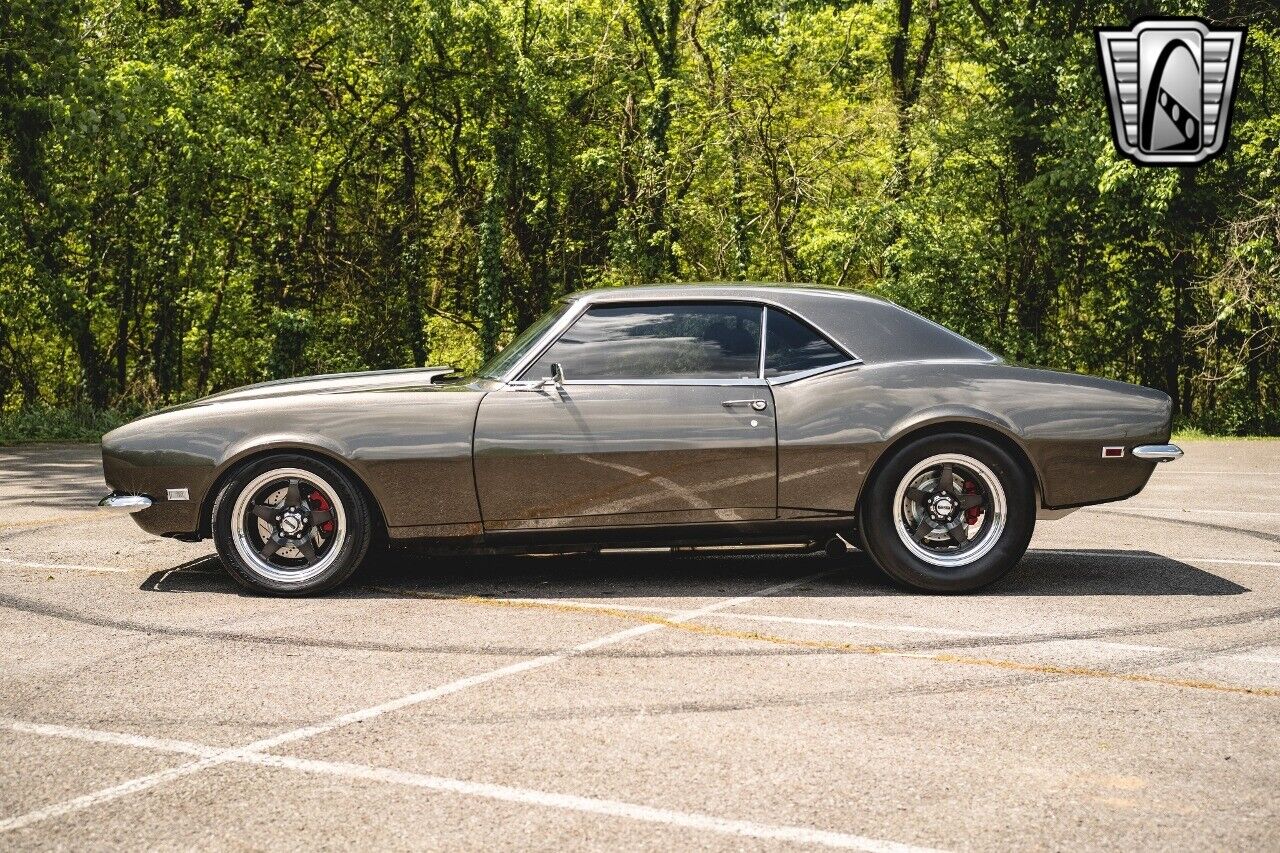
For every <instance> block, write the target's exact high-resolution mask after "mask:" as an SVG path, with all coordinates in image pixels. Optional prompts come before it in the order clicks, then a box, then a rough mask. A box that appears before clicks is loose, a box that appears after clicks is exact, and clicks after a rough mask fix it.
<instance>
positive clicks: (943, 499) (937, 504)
mask: <svg viewBox="0 0 1280 853" xmlns="http://www.w3.org/2000/svg"><path fill="white" fill-rule="evenodd" d="M929 509H930V511H932V512H933V514H934V516H936V517H938V518H948V517H950V515H951V514H952V513H953V512H955V511H956V502H955V501H954V500H952V499H951V498H950V497H949V496H947V495H942V496H940V497H937V498H934V499H933V504H932V505H931V506H930V507H929Z"/></svg>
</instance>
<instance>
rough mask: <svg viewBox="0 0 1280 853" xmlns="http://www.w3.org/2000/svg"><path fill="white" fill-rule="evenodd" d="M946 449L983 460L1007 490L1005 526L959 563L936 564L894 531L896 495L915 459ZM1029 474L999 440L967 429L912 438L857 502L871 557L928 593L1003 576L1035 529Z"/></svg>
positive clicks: (970, 586)
mask: <svg viewBox="0 0 1280 853" xmlns="http://www.w3.org/2000/svg"><path fill="white" fill-rule="evenodd" d="M944 453H959V454H964V455H966V456H971V457H973V458H974V459H977V460H978V461H979V462H982V463H983V464H985V465H986V466H987V467H988V468H990V469H991V471H992V473H993V474H995V476H996V478H997V479H998V480H999V481H1000V485H1001V487H1002V488H1003V489H1004V492H1005V503H1006V520H1005V528H1004V530H1003V531H1002V532H1001V534H1000V538H999V540H998V541H997V542H996V544H995V545H994V546H993V547H992V548H991V550H990V551H988V552H987V553H986V554H984V555H983V556H982V557H980V558H979V559H977V560H975V561H973V562H972V563H969V564H967V565H963V566H954V567H950V566H935V565H932V564H931V563H928V562H926V561H924V560H922V559H921V558H920V557H918V556H916V555H915V554H913V553H912V552H911V551H910V550H909V549H908V548H907V547H906V545H904V544H903V543H902V540H901V539H900V538H899V537H898V531H897V524H898V519H897V507H896V506H895V505H894V496H895V493H896V491H897V488H898V484H899V483H900V482H901V480H902V478H903V477H904V476H906V474H907V472H908V471H910V469H911V468H912V467H913V466H914V465H916V464H917V463H918V462H920V461H922V460H924V459H927V458H929V457H930V456H935V455H938V454H944ZM1033 476H1034V475H1033V474H1032V473H1031V472H1030V471H1028V470H1027V469H1026V467H1025V466H1023V465H1021V464H1019V462H1018V460H1017V459H1015V458H1014V456H1013V455H1012V454H1011V453H1009V451H1007V450H1005V449H1004V448H1003V447H1001V446H1000V445H998V444H996V443H994V442H992V441H990V440H988V439H985V438H980V437H978V436H975V435H968V434H965V433H939V434H935V435H930V436H925V437H923V438H919V439H916V440H915V441H912V442H910V443H908V444H906V445H905V446H903V447H901V448H899V449H898V450H896V451H894V452H893V455H892V456H891V457H890V458H889V459H888V461H887V462H886V463H885V464H884V465H883V466H882V467H881V468H880V469H879V470H878V471H877V472H876V473H875V475H874V477H873V479H872V481H871V483H870V484H869V485H868V487H867V489H866V490H865V491H864V494H863V496H862V499H861V500H860V501H859V506H858V518H859V528H860V530H861V532H862V535H863V539H864V540H865V542H866V544H867V548H868V553H870V555H871V558H872V559H873V560H874V561H875V562H876V564H877V565H878V566H879V567H880V568H881V569H882V570H883V571H884V572H885V573H886V574H887V575H889V576H890V577H891V578H893V579H894V580H896V581H898V582H900V583H903V584H906V585H908V586H911V587H914V588H916V589H922V590H928V591H931V592H963V591H965V590H971V589H976V588H978V587H980V586H985V585H987V584H989V583H992V582H993V581H995V580H997V579H999V578H1000V577H1002V576H1003V575H1004V574H1005V573H1006V572H1008V571H1009V570H1010V569H1011V568H1013V566H1014V565H1015V564H1016V563H1017V562H1018V560H1019V559H1021V558H1022V555H1023V554H1024V553H1025V552H1026V550H1027V545H1028V544H1029V543H1030V542H1031V534H1032V532H1033V530H1034V529H1035V483H1034V479H1033Z"/></svg>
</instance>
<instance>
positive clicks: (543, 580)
mask: <svg viewBox="0 0 1280 853" xmlns="http://www.w3.org/2000/svg"><path fill="white" fill-rule="evenodd" d="M809 575H819V576H818V577H814V578H812V579H810V580H806V581H805V582H803V583H800V584H798V585H796V586H792V587H788V588H786V589H783V590H779V591H778V592H776V593H773V595H775V596H777V597H784V598H785V597H804V598H821V597H824V596H827V597H849V596H861V597H874V596H904V595H914V594H918V593H914V592H912V591H909V590H904V589H902V588H900V587H898V586H896V585H894V584H893V583H892V582H891V581H889V580H888V579H887V578H886V577H885V576H884V575H882V574H881V573H880V572H879V570H878V569H876V567H875V566H874V564H872V562H871V560H870V558H869V557H868V556H867V555H866V554H863V553H861V552H856V551H855V552H852V553H850V554H848V555H846V556H843V557H839V558H834V559H833V558H830V557H827V556H825V555H823V554H821V553H816V554H814V553H809V554H798V553H791V554H778V553H758V554H734V555H730V556H726V555H721V554H715V555H711V554H665V553H646V554H605V555H557V556H451V557H439V556H424V555H418V554H414V553H412V552H392V553H390V554H387V555H382V556H378V557H376V558H373V559H372V560H371V561H369V563H368V564H366V566H365V567H364V568H363V569H362V570H361V571H360V572H358V573H357V574H356V576H355V577H354V578H353V579H352V580H351V581H350V582H349V583H348V584H346V585H345V586H343V587H340V588H339V589H337V590H335V591H334V592H331V593H329V595H330V596H331V597H342V598H368V597H375V596H396V595H401V596H420V597H434V596H441V597H449V596H472V595H475V596H485V597H500V598H534V599H557V598H588V599H623V598H728V597H733V596H739V595H751V594H754V593H756V592H759V591H760V590H761V589H763V588H766V587H770V586H774V585H777V584H785V583H788V582H790V581H794V580H796V579H797V578H804V577H806V576H809ZM140 588H141V589H142V590H143V591H147V592H203V593H234V594H241V595H251V594H253V593H250V592H247V591H246V590H244V589H242V588H241V587H240V586H239V585H238V584H236V583H235V582H234V581H233V580H232V579H231V577H230V576H229V575H228V574H227V573H226V572H225V571H224V570H223V568H222V564H221V562H220V561H219V560H218V558H217V556H216V555H212V554H211V555H208V556H205V557H201V558H199V559H196V560H192V561H190V562H187V563H183V564H181V565H178V566H174V567H173V568H171V569H165V570H163V571H158V572H155V573H153V574H152V575H151V576H150V577H148V578H147V579H146V581H144V582H143V584H142V586H141V587H140ZM1246 592H1249V589H1248V588H1247V587H1243V586H1241V585H1240V584H1238V583H1235V582H1234V581H1231V580H1229V579H1227V578H1223V577H1220V576H1218V575H1215V574H1213V573H1212V572H1208V571H1205V570H1204V569H1199V568H1196V567H1195V566H1191V565H1188V564H1186V563H1183V562H1180V561H1178V560H1174V559H1171V558H1169V557H1164V556H1161V555H1159V554H1154V553H1151V552H1149V551H1118V550H1116V551H1105V550H1099V551H1088V552H1082V551H1072V550H1055V549H1033V550H1031V551H1028V552H1027V555H1026V556H1025V557H1024V558H1023V559H1022V561H1021V562H1020V563H1019V564H1018V565H1017V566H1016V567H1015V568H1014V569H1013V571H1011V572H1010V573H1009V574H1008V575H1007V576H1005V577H1004V578H1003V579H1001V580H1000V581H998V582H997V583H995V584H993V585H991V586H990V587H986V588H984V589H981V590H978V591H976V592H973V593H969V595H970V596H1072V595H1074V596H1093V595H1112V596H1132V595H1196V596H1200V595H1239V594H1241V593H1246Z"/></svg>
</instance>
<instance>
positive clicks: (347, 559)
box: [213, 453, 372, 596]
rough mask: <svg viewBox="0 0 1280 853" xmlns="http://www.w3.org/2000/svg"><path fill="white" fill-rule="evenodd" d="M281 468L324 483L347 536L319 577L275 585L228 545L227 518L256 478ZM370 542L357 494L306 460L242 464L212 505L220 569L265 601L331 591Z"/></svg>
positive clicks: (276, 458) (346, 481)
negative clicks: (338, 508) (342, 516)
mask: <svg viewBox="0 0 1280 853" xmlns="http://www.w3.org/2000/svg"><path fill="white" fill-rule="evenodd" d="M285 468H298V469H302V470H304V471H310V472H311V473H313V474H315V475H316V476H318V477H320V478H321V479H323V480H325V481H326V482H328V483H329V485H330V486H331V487H332V488H333V489H334V491H336V492H337V497H338V499H339V500H341V501H342V505H343V507H344V508H345V509H346V525H347V534H346V537H345V538H344V540H343V542H342V544H341V546H340V548H339V552H338V557H337V559H335V560H334V561H333V563H332V564H331V565H330V566H329V567H328V568H327V569H326V570H325V571H324V572H323V573H322V574H320V575H318V576H316V577H314V578H311V579H310V580H308V581H306V582H304V583H296V584H289V583H281V582H280V581H277V580H274V579H272V578H268V577H265V576H263V575H262V574H261V573H259V572H258V571H256V570H255V569H254V567H253V566H252V565H251V564H250V563H248V562H246V561H245V559H244V558H243V557H242V556H240V553H239V551H238V550H237V549H236V546H235V541H234V534H233V530H234V525H235V523H236V522H235V519H234V518H232V514H233V512H234V507H235V503H236V499H237V498H238V497H239V495H240V493H241V491H242V490H243V489H244V488H245V487H246V486H247V485H249V484H250V483H251V482H252V481H253V480H254V479H255V478H257V477H258V476H260V475H262V474H265V473H267V472H269V471H274V470H278V469H285ZM371 538H372V524H371V519H370V514H369V506H368V502H367V501H366V500H365V497H364V493H363V491H362V490H361V489H360V487H359V486H358V485H356V483H355V482H353V481H352V479H351V477H350V476H348V475H347V474H345V473H344V472H342V471H341V470H339V469H338V468H337V467H335V466H333V465H330V464H328V463H326V462H322V461H320V460H319V459H315V458H314V457H311V456H303V455H300V454H294V453H280V454H274V455H272V456H266V457H262V458H261V459H256V460H253V461H251V462H248V463H245V464H244V465H242V466H241V467H240V468H238V469H236V471H235V473H233V474H232V475H231V477H230V478H228V480H227V482H226V484H225V485H224V486H223V487H222V490H221V491H220V492H219V493H218V497H217V499H216V500H215V501H214V504H213V541H214V546H215V547H216V548H217V550H218V556H219V557H220V558H221V559H222V564H223V565H224V566H225V567H226V569H227V571H228V572H229V573H230V574H231V576H232V577H233V578H234V579H235V580H236V581H237V582H239V583H240V584H241V585H242V586H245V587H247V588H249V589H252V590H256V591H258V592H264V593H268V594H271V595H280V596H298V595H314V594H316V593H319V592H324V591H326V590H329V589H333V588H334V587H336V586H338V585H339V584H341V583H342V582H344V581H345V580H347V579H348V578H349V577H351V574H352V573H353V572H354V571H355V570H356V568H357V567H358V566H359V565H360V563H361V561H362V560H363V559H364V557H365V554H366V553H367V552H368V549H369V542H370V539H371Z"/></svg>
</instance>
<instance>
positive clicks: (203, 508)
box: [197, 442, 387, 540]
mask: <svg viewBox="0 0 1280 853" xmlns="http://www.w3.org/2000/svg"><path fill="white" fill-rule="evenodd" d="M284 453H291V454H294V455H297V456H305V457H309V458H311V459H314V460H316V461H317V462H323V463H324V464H326V465H330V466H332V467H334V468H337V469H338V470H339V471H341V472H342V473H343V474H345V475H347V477H349V478H350V479H351V482H353V483H355V485H356V488H357V489H359V490H360V493H361V495H363V496H364V499H365V501H366V502H367V503H368V504H369V514H370V516H371V517H372V518H373V527H374V529H373V534H374V537H375V539H377V538H382V539H384V540H385V539H386V537H387V520H386V516H385V515H384V514H383V512H382V505H381V503H379V501H378V498H377V496H376V495H375V494H374V493H373V490H372V489H370V488H369V485H368V484H367V483H365V481H364V479H363V478H362V477H361V476H360V475H359V474H357V473H356V472H355V470H354V469H352V467H351V465H350V464H349V463H348V462H347V460H346V459H344V458H343V457H342V456H341V455H339V454H336V453H334V452H333V451H331V450H327V449H325V448H321V447H316V446H314V445H308V444H301V443H291V442H283V443H273V444H271V445H268V446H258V447H253V448H249V449H246V450H243V451H241V452H240V453H238V454H236V455H234V456H232V457H230V458H229V459H227V460H226V461H224V462H223V463H222V465H221V466H220V467H219V470H218V473H217V475H216V476H215V477H214V480H213V484H212V485H211V486H210V487H209V489H208V490H207V491H206V492H205V495H204V500H203V501H201V504H200V526H199V528H198V531H197V532H198V534H199V536H200V538H202V539H207V538H209V537H211V536H212V535H213V504H214V501H216V500H217V499H218V495H219V494H220V493H221V492H222V489H223V487H225V486H226V484H227V481H228V480H230V479H231V477H232V476H233V475H234V474H235V473H236V471H238V470H240V469H241V468H243V467H244V466H245V465H250V464H252V463H254V462H257V461H258V460H259V459H265V458H267V457H268V456H276V455H279V454H284Z"/></svg>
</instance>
